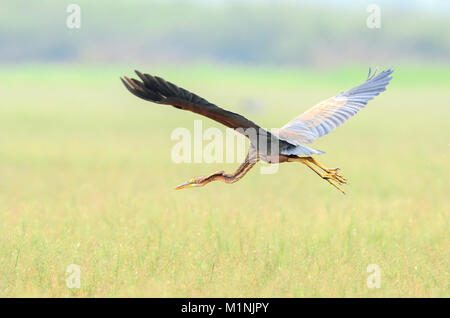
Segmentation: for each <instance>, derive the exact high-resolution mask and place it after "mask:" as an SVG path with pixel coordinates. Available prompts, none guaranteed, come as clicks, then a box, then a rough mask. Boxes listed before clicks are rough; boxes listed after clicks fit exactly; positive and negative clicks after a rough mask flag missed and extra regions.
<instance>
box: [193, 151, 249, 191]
mask: <svg viewBox="0 0 450 318" xmlns="http://www.w3.org/2000/svg"><path fill="white" fill-rule="evenodd" d="M256 162H257V160H250V159H249V157H248V156H247V157H246V158H245V161H244V162H243V163H242V164H241V165H240V166H239V167H238V168H237V169H236V171H234V172H233V173H225V171H223V170H222V171H217V172H214V173H213V174H210V175H209V176H206V177H205V178H204V179H203V180H202V182H201V184H202V185H205V184H207V183H210V182H212V181H216V180H220V181H223V182H225V183H234V182H236V181H239V180H240V179H241V178H242V177H244V176H245V175H246V174H247V172H248V171H249V170H250V169H251V168H253V166H254V165H255V164H256Z"/></svg>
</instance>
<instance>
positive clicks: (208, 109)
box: [121, 71, 292, 146]
mask: <svg viewBox="0 0 450 318" xmlns="http://www.w3.org/2000/svg"><path fill="white" fill-rule="evenodd" d="M135 72H136V74H137V75H138V76H139V78H140V79H141V80H142V81H139V80H136V79H134V78H131V79H130V78H128V77H126V76H124V77H123V78H121V80H122V82H123V84H124V85H125V87H126V88H127V89H128V90H129V91H130V92H131V93H133V94H134V95H136V96H137V97H140V98H142V99H145V100H148V101H151V102H154V103H158V104H164V105H172V106H174V107H176V108H178V109H183V110H189V111H191V112H194V113H197V114H200V115H203V116H205V117H208V118H211V119H212V120H215V121H217V122H219V123H221V124H223V125H225V126H227V127H230V128H233V129H235V130H236V129H237V131H238V132H241V133H242V134H243V135H244V136H246V137H249V135H248V134H245V133H244V132H245V131H246V130H247V129H248V128H254V129H255V132H256V134H257V136H261V135H264V137H265V138H268V139H270V138H276V139H278V138H277V137H276V136H274V135H272V134H271V133H270V132H268V131H266V130H264V129H262V128H261V127H259V126H258V125H257V124H255V123H254V122H252V121H250V120H248V119H247V118H245V117H244V116H241V115H239V114H236V113H233V112H230V111H228V110H225V109H223V108H220V107H218V106H216V105H214V104H212V103H210V102H208V101H207V100H206V99H204V98H202V97H200V96H197V95H196V94H194V93H191V92H189V91H187V90H185V89H184V88H181V87H178V86H176V85H175V84H172V83H171V82H168V81H166V80H164V79H162V78H161V77H158V76H152V75H149V74H142V73H140V72H139V71H135ZM280 142H281V143H285V144H286V146H292V145H290V144H289V143H287V142H285V141H280Z"/></svg>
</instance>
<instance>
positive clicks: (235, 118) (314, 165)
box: [121, 70, 393, 193]
mask: <svg viewBox="0 0 450 318" xmlns="http://www.w3.org/2000/svg"><path fill="white" fill-rule="evenodd" d="M392 72H393V71H392V70H386V71H383V72H381V73H380V74H378V75H376V71H375V72H374V73H373V74H372V73H371V71H370V70H369V75H368V77H367V80H366V81H365V82H364V83H363V84H361V85H359V86H356V87H354V88H352V89H350V90H348V91H346V92H343V93H341V94H338V95H336V96H334V97H331V98H329V99H327V100H325V101H323V102H321V103H319V104H317V105H316V106H314V107H312V108H311V109H309V110H308V111H306V112H304V113H303V114H301V115H300V116H298V117H297V118H294V119H293V120H292V121H290V122H289V123H287V124H286V125H284V126H283V127H282V128H280V129H279V130H278V131H276V132H272V133H270V132H268V131H267V130H265V129H263V128H261V127H260V126H258V125H257V124H255V123H254V122H252V121H250V120H248V119H247V118H245V117H243V116H241V115H239V114H236V113H233V112H230V111H228V110H225V109H223V108H220V107H218V106H216V105H214V104H212V103H210V102H208V101H207V100H206V99H204V98H202V97H199V96H198V95H196V94H194V93H191V92H189V91H187V90H185V89H183V88H181V87H178V86H176V85H175V84H172V83H170V82H168V81H165V80H164V79H162V78H160V77H157V76H151V75H149V74H142V73H140V72H138V71H136V74H137V75H138V77H139V78H140V81H139V80H136V79H130V78H128V77H126V76H124V77H123V78H121V80H122V82H123V84H124V85H125V87H126V88H127V89H128V90H129V91H130V92H131V93H132V94H134V95H136V96H137V97H140V98H142V99H145V100H147V101H151V102H154V103H158V104H163V105H171V106H173V107H175V108H178V109H182V110H188V111H191V112H194V113H197V114H200V115H202V116H205V117H208V118H210V119H212V120H215V121H217V122H219V123H221V124H223V125H225V126H227V127H229V128H232V129H234V130H236V131H237V132H239V133H242V134H243V135H245V136H246V137H248V138H249V139H250V149H249V153H248V155H247V157H246V159H245V161H244V162H243V163H242V164H241V165H240V166H239V167H238V169H237V170H236V171H235V172H234V173H231V174H228V173H225V172H224V171H218V172H215V173H213V174H211V175H208V176H202V177H196V178H193V179H191V180H189V181H188V182H186V183H185V184H182V185H180V186H179V187H177V189H183V188H188V187H195V186H204V185H205V184H208V183H210V182H212V181H216V180H220V181H223V182H226V183H234V182H236V181H238V180H240V179H241V178H242V177H243V176H244V175H245V174H246V173H247V172H248V171H249V170H250V169H251V168H252V167H253V166H254V165H255V164H256V163H257V162H258V161H259V160H263V161H265V162H268V163H281V162H301V163H303V164H305V165H307V166H308V167H309V168H311V169H312V170H313V171H314V172H315V173H317V174H318V175H319V176H320V177H321V178H323V179H325V180H327V181H328V182H329V183H330V184H331V185H333V186H334V187H336V188H337V189H338V190H340V191H341V192H342V193H344V191H343V190H342V188H341V187H339V184H344V183H346V179H345V178H344V177H342V176H341V175H339V174H338V173H337V172H338V169H329V168H326V167H324V166H323V165H322V164H320V163H319V162H317V161H316V160H315V159H314V158H313V157H312V155H316V154H322V153H323V152H322V151H320V150H316V149H313V148H310V147H307V146H305V145H304V144H305V143H312V142H313V141H314V139H315V138H317V137H321V136H323V135H325V134H328V133H329V132H330V131H331V130H333V129H334V128H336V127H338V126H340V125H341V124H343V123H344V122H345V121H346V120H347V119H349V118H350V117H351V116H353V115H354V114H356V113H357V112H358V111H359V110H360V109H361V108H363V107H364V106H365V105H366V104H367V102H368V101H369V100H371V99H372V98H373V97H374V96H377V95H378V94H379V93H380V92H382V91H384V90H385V89H386V86H387V85H388V84H389V81H390V80H391V79H392V77H390V75H391V74H392ZM321 170H323V171H324V172H325V173H323V172H322V171H321Z"/></svg>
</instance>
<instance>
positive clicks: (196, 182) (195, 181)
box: [175, 177, 205, 190]
mask: <svg viewBox="0 0 450 318" xmlns="http://www.w3.org/2000/svg"><path fill="white" fill-rule="evenodd" d="M202 180H203V177H195V178H192V179H191V180H189V181H187V182H185V183H183V184H180V185H179V186H178V187H176V188H175V190H181V189H187V188H193V187H201V186H204V185H205V184H204V183H203V182H202Z"/></svg>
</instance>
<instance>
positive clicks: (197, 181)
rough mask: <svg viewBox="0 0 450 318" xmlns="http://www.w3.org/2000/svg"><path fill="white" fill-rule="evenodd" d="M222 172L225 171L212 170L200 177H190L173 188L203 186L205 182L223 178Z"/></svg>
mask: <svg viewBox="0 0 450 318" xmlns="http://www.w3.org/2000/svg"><path fill="white" fill-rule="evenodd" d="M224 173H225V171H223V170H220V171H217V172H214V173H212V174H210V175H209V176H206V177H205V176H201V177H195V178H192V179H191V180H189V181H188V182H185V183H183V184H180V185H179V186H178V187H176V188H175V190H181V189H186V188H193V187H203V186H204V185H205V184H208V183H210V182H212V181H214V180H216V179H218V178H223V175H224Z"/></svg>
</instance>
